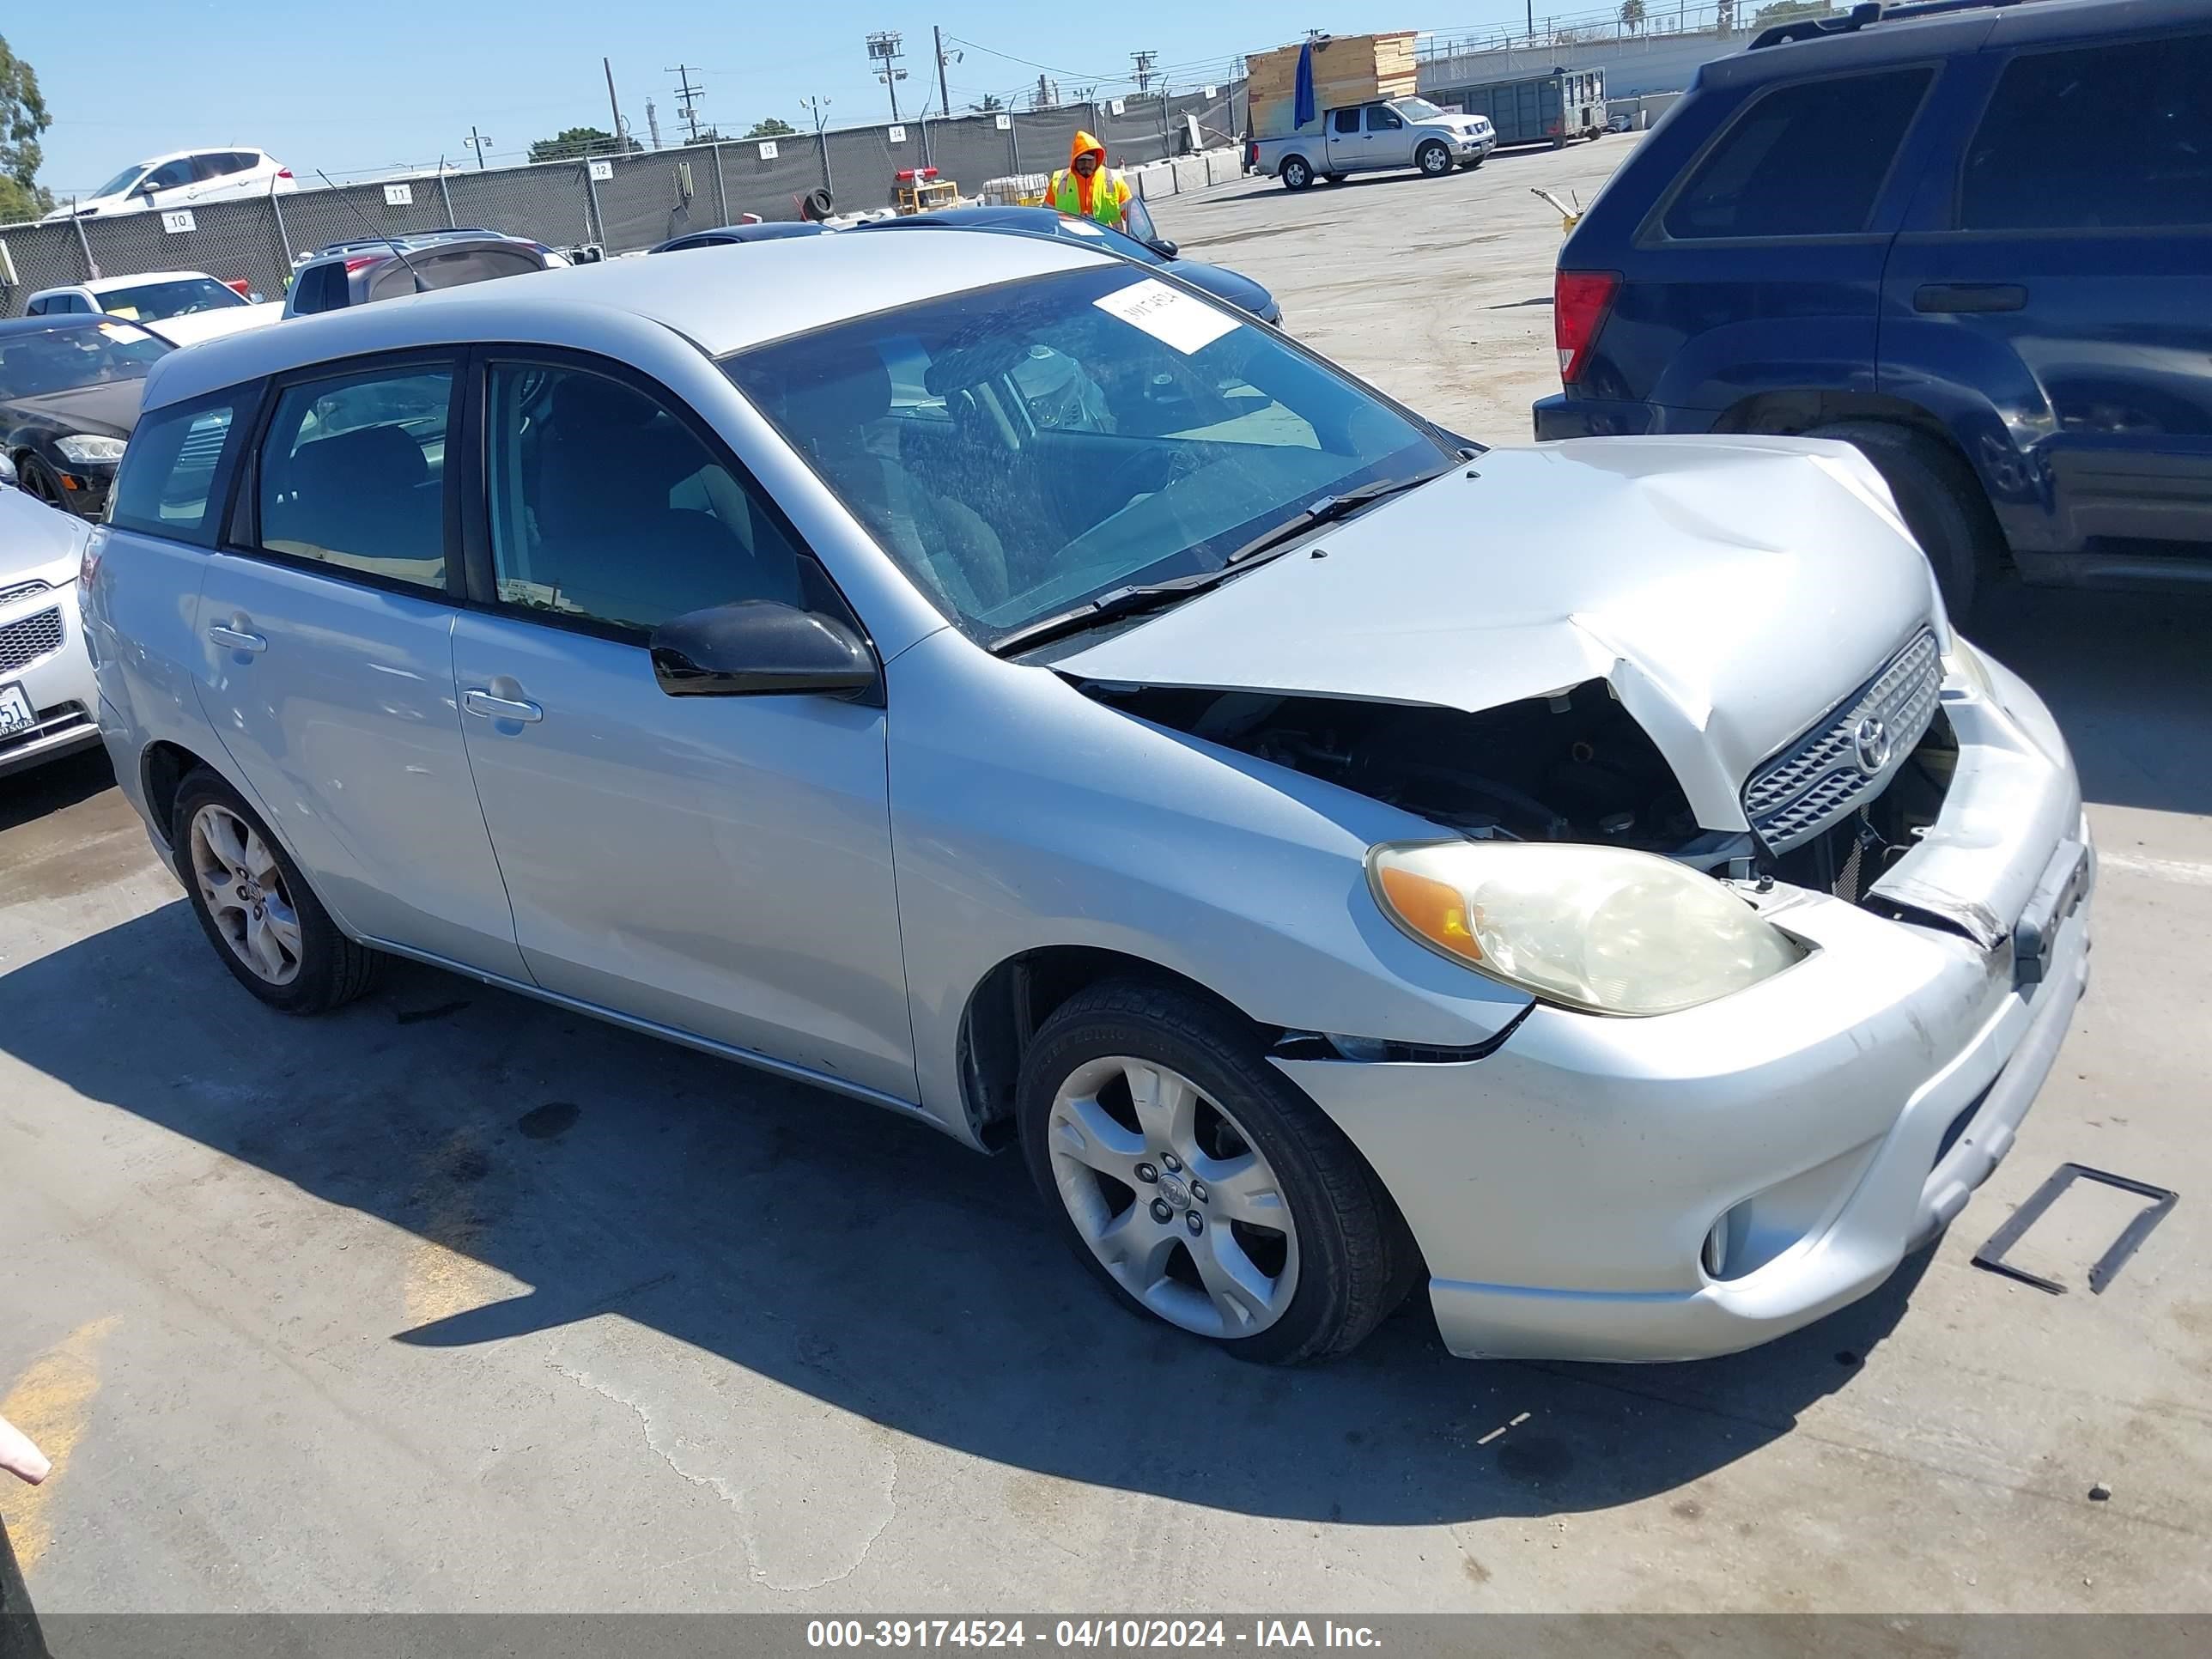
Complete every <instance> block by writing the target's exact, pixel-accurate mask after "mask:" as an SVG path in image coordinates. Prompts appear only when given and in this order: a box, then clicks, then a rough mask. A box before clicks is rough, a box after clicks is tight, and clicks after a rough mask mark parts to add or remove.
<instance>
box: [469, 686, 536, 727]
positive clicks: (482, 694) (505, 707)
mask: <svg viewBox="0 0 2212 1659" xmlns="http://www.w3.org/2000/svg"><path fill="white" fill-rule="evenodd" d="M461 707H462V708H465V709H467V710H468V711H469V713H471V714H481V715H482V716H483V718H484V719H486V720H520V721H522V722H523V723H524V724H525V725H530V726H534V725H536V724H537V723H538V721H539V720H544V718H545V711H544V709H543V708H540V707H538V704H536V703H534V702H531V701H530V700H529V699H528V698H527V697H497V696H493V695H492V694H491V692H490V691H489V690H488V689H486V688H485V687H483V686H480V685H475V686H471V687H470V688H469V689H468V690H466V691H464V692H463V693H461Z"/></svg>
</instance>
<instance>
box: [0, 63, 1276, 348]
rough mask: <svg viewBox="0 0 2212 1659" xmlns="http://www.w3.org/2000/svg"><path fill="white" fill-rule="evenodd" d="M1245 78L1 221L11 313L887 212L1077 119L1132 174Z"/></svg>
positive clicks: (1214, 116)
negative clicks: (60, 299) (509, 244)
mask: <svg viewBox="0 0 2212 1659" xmlns="http://www.w3.org/2000/svg"><path fill="white" fill-rule="evenodd" d="M1242 94H1243V87H1242V85H1241V83H1240V84H1238V85H1236V86H1222V87H1216V88H1212V89H1211V95H1210V96H1209V95H1208V94H1207V91H1206V90H1205V89H1200V90H1196V91H1192V92H1188V93H1181V94H1174V95H1171V96H1168V97H1164V98H1163V97H1150V98H1127V99H1115V100H1104V99H1101V100H1095V101H1092V102H1090V103H1083V104H1068V105H1063V106H1060V107H1058V108H1054V109H1045V110H1023V111H1019V112H987V113H981V114H972V115H962V116H956V117H953V118H950V119H939V120H932V121H915V122H910V123H908V124H905V125H900V126H891V125H878V126H867V127H842V128H836V129H832V130H829V131H823V132H821V133H786V134H782V135H780V136H779V137H775V138H774V139H767V140H763V139H758V138H738V139H729V140H726V141H724V142H723V143H716V144H697V145H692V146H690V147H687V148H681V149H656V150H645V151H640V152H637V153H635V154H631V155H617V156H608V157H602V158H598V159H595V160H592V161H581V160H579V161H543V162H538V163H534V164H532V165H529V166H526V167H494V168H489V169H481V170H475V171H470V172H456V173H426V174H423V175H422V176H420V177H416V178H411V179H392V180H389V181H379V182H377V183H374V184H361V185H339V186H337V187H336V188H333V189H325V190H303V191H295V192H294V193H292V194H290V195H286V196H267V197H254V198H252V199H251V200H247V201H242V202H210V203H204V204H200V205H198V206H196V207H194V208H193V209H192V210H191V212H190V214H189V215H185V216H177V215H173V214H166V213H155V212H147V213H134V214H124V215H118V216H107V217H100V218H88V219H80V220H76V221H72V222H62V223H58V224H31V225H11V226H0V317H17V316H21V314H22V311H23V302H24V301H26V300H27V299H28V298H29V297H30V296H31V295H33V294H35V293H37V292H38V291H39V290H40V289H46V288H59V287H64V286H67V285H69V284H70V283H82V282H85V281H87V280H88V279H89V278H92V277H95V276H131V275H135V274H137V273H138V272H141V271H151V270H204V271H205V272H207V273H208V274H209V275H210V276H215V277H217V278H219V279H220V280H222V281H224V282H241V281H242V282H244V283H246V285H247V286H248V287H249V288H250V289H252V290H253V291H254V292H256V293H258V294H261V295H264V296H266V297H267V298H269V299H272V300H273V299H276V298H277V297H279V296H280V295H282V294H283V292H284V288H285V284H286V283H288V282H289V280H290V277H291V270H292V264H293V262H294V261H295V259H297V258H300V257H301V256H302V255H304V254H307V253H309V252H313V250H315V249H317V248H319V247H326V246H329V245H330V244H331V243H333V242H346V241H360V240H366V239H368V238H373V237H377V236H398V235H401V234H404V233H406V232H408V231H422V230H435V229H442V228H447V227H449V226H455V225H465V226H482V227H484V228H489V229H493V230H501V231H505V232H507V233H508V234H512V235H516V236H527V237H529V238H531V239H532V240H535V241H540V242H545V243H548V244H550V245H551V246H555V247H574V246H578V245H580V244H582V243H594V242H595V243H598V244H599V246H602V247H604V248H605V250H606V251H607V252H609V253H625V252H631V251H633V250H635V249H639V248H647V247H651V246H653V245H654V244H655V243H658V242H663V241H665V240H668V239H669V238H670V237H671V236H680V235H682V234H684V233H685V232H687V231H692V230H703V229H707V228H710V227H713V226H715V225H726V224H730V223H733V222H736V221H737V220H738V219H739V218H741V217H743V216H744V215H746V214H748V213H753V214H757V215H759V216H761V217H762V218H763V219H796V218H797V217H799V202H800V200H801V198H803V197H805V195H806V193H807V192H808V191H812V190H816V189H819V188H823V187H827V188H828V189H829V191H830V192H831V194H832V195H833V196H834V197H835V198H836V204H837V208H838V210H840V211H841V212H849V211H866V210H872V209H877V208H884V207H889V206H890V205H891V203H892V197H893V192H894V191H895V190H896V186H897V180H898V174H899V173H901V172H902V171H904V170H906V169H908V168H911V167H936V168H937V170H938V175H939V177H940V178H943V179H953V180H956V181H957V182H958V183H959V185H961V187H962V190H963V192H964V193H966V194H968V195H971V196H972V195H975V194H976V193H978V192H979V191H981V187H982V185H983V183H984V181H985V180H987V179H998V178H1004V177H1006V176H1008V175H1010V174H1019V173H1051V172H1052V171H1053V170H1054V168H1057V167H1065V166H1066V165H1067V155H1068V147H1069V143H1070V141H1071V140H1073V137H1074V136H1075V134H1076V132H1077V131H1079V130H1081V131H1088V132H1091V133H1093V134H1095V135H1096V136H1097V137H1098V139H1099V140H1100V141H1101V142H1102V143H1104V145H1105V146H1106V154H1107V158H1108V159H1109V161H1111V162H1112V163H1113V165H1115V167H1135V166H1139V165H1140V164H1142V163H1144V162H1146V161H1158V160H1160V159H1162V158H1164V157H1167V156H1172V155H1181V154H1182V153H1183V152H1184V151H1185V150H1186V149H1188V148H1189V143H1188V125H1187V124H1186V122H1185V119H1184V118H1185V117H1186V116H1195V117H1196V118H1197V120H1198V123H1199V128H1200V142H1201V143H1202V144H1221V143H1232V142H1234V141H1235V140H1236V138H1237V137H1238V136H1239V135H1240V134H1241V133H1242V131H1243V102H1242Z"/></svg>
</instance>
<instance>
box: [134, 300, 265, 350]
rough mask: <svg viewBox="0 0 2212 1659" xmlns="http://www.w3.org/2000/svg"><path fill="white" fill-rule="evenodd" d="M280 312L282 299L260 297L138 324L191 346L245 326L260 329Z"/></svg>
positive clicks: (234, 332) (169, 338) (240, 329)
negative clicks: (258, 300)
mask: <svg viewBox="0 0 2212 1659" xmlns="http://www.w3.org/2000/svg"><path fill="white" fill-rule="evenodd" d="M283 315H284V302H283V301H282V300H264V301H262V302H261V303H260V304H258V305H247V306H225V307H223V308H222V310H220V311H195V312H191V313H189V314H187V315H185V316H182V317H160V318H156V319H155V320H153V321H152V322H149V323H141V324H139V325H138V326H139V327H141V328H143V329H144V330H145V331H147V332H148V333H149V334H158V335H160V336H161V337H162V338H163V339H165V340H167V342H168V343H170V344H171V345H179V346H187V345H194V344H197V343H198V342H200V341H202V340H215V339H220V338H221V337H222V336H224V335H226V334H236V333H239V332H240V331H242V330H245V329H249V328H263V327H265V326H267V325H269V324H270V323H273V322H276V321H277V320H279V319H281V318H283Z"/></svg>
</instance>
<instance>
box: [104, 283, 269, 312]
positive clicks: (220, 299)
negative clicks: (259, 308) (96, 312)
mask: <svg viewBox="0 0 2212 1659" xmlns="http://www.w3.org/2000/svg"><path fill="white" fill-rule="evenodd" d="M94 298H95V299H96V300H98V301H99V302H100V309H101V310H102V311H104V312H106V313H107V314H108V315H109V316H111V317H123V318H127V319H129V320H130V321H131V322H134V323H157V322H159V321H161V319H162V318H164V317H189V316H191V315H192V313H195V312H200V311H221V310H223V309H225V308H226V307H230V306H242V305H244V304H245V303H246V297H245V296H244V295H241V294H240V293H239V292H238V290H237V289H229V288H225V287H224V286H223V285H222V283H218V282H217V281H216V279H215V278H214V277H212V276H181V277H179V278H177V279H176V280H175V281H173V282H167V283H141V284H140V285H139V286H137V288H112V289H106V291H105V292H102V293H100V294H97V295H94Z"/></svg>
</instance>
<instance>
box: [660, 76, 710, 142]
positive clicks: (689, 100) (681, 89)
mask: <svg viewBox="0 0 2212 1659" xmlns="http://www.w3.org/2000/svg"><path fill="white" fill-rule="evenodd" d="M661 73H662V74H663V75H672V76H675V77H676V118H677V119H678V121H681V122H682V123H683V124H684V131H685V132H686V134H687V135H689V137H690V140H691V142H692V143H695V144H696V143H698V142H699V100H701V99H702V98H704V97H705V96H706V95H707V89H706V88H704V87H695V86H693V85H692V84H691V73H692V71H691V67H690V64H678V65H677V66H676V67H675V68H674V69H671V70H662V71H661Z"/></svg>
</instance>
